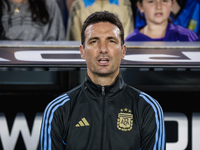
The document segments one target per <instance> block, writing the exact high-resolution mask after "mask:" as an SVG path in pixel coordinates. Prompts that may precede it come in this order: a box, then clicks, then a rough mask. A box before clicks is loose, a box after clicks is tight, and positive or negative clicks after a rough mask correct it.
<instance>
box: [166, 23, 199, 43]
mask: <svg viewBox="0 0 200 150" xmlns="http://www.w3.org/2000/svg"><path fill="white" fill-rule="evenodd" d="M169 32H172V34H176V36H177V37H178V38H179V39H178V40H180V41H196V40H197V39H198V36H197V35H196V34H195V33H194V31H192V30H190V29H187V28H183V27H182V26H180V25H174V24H170V26H169Z"/></svg>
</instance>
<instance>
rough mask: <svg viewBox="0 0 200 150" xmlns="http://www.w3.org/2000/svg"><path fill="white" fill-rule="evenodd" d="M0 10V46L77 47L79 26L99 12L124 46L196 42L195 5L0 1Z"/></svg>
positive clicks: (199, 10) (127, 0)
mask: <svg viewBox="0 0 200 150" xmlns="http://www.w3.org/2000/svg"><path fill="white" fill-rule="evenodd" d="M0 7H1V9H0V40H21V41H80V40H81V27H82V25H83V22H84V20H85V19H86V18H87V17H88V16H89V15H90V14H91V13H93V12H96V11H104V10H106V11H109V12H111V13H114V14H115V15H116V16H118V18H119V19H120V20H121V22H122V24H123V27H124V33H125V39H126V41H198V40H199V38H200V0H0ZM166 19H167V20H166Z"/></svg>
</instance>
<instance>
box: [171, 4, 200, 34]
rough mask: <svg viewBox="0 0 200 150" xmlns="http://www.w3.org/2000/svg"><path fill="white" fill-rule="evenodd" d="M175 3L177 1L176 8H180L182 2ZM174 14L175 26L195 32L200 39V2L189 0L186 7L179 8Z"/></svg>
mask: <svg viewBox="0 0 200 150" xmlns="http://www.w3.org/2000/svg"><path fill="white" fill-rule="evenodd" d="M175 1H177V2H176V6H177V7H178V6H179V3H180V2H179V1H178V0H175ZM180 5H181V3H180ZM173 14H174V17H173V23H174V24H175V25H180V26H182V27H184V28H188V29H190V30H192V31H194V32H195V33H196V34H197V36H198V37H199V38H200V0H187V1H186V2H185V5H183V6H181V8H177V9H176V11H174V12H173ZM171 16H172V15H171Z"/></svg>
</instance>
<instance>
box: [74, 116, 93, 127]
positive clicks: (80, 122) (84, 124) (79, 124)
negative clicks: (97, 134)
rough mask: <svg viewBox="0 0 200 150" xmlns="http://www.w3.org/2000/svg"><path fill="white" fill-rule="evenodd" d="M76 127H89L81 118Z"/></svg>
mask: <svg viewBox="0 0 200 150" xmlns="http://www.w3.org/2000/svg"><path fill="white" fill-rule="evenodd" d="M75 126H76V127H84V126H90V124H89V123H88V121H87V120H86V119H85V118H82V119H81V120H80V121H79V122H78V123H77V124H76V125H75Z"/></svg>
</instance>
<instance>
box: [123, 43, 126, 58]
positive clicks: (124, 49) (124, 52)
mask: <svg viewBox="0 0 200 150" xmlns="http://www.w3.org/2000/svg"><path fill="white" fill-rule="evenodd" d="M125 55H126V45H125V44H124V45H123V46H122V59H123V58H124V57H125Z"/></svg>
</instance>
